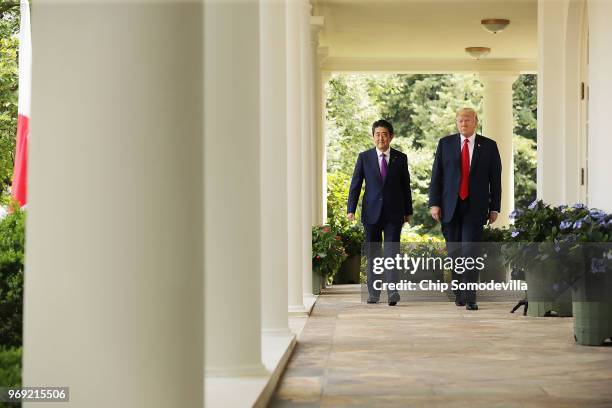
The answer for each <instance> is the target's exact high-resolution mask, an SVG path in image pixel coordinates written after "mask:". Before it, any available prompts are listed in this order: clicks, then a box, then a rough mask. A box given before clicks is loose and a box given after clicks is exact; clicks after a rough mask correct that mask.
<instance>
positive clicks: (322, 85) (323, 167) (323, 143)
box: [317, 71, 331, 224]
mask: <svg viewBox="0 0 612 408" xmlns="http://www.w3.org/2000/svg"><path fill="white" fill-rule="evenodd" d="M330 78H331V72H329V71H320V82H319V83H318V85H317V89H318V90H319V91H320V95H319V98H318V102H319V104H320V110H319V135H318V137H319V149H320V150H319V151H320V152H321V158H320V160H321V161H320V163H318V165H319V169H320V171H321V179H320V180H321V209H322V211H321V222H322V223H323V224H326V223H327V137H326V135H325V132H326V129H327V125H326V121H327V118H326V116H325V104H326V100H327V93H326V86H327V82H328V81H329V80H330Z"/></svg>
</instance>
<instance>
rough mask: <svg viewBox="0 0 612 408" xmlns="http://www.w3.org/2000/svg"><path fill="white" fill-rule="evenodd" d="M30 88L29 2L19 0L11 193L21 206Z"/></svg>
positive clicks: (25, 175) (24, 197) (25, 183)
mask: <svg viewBox="0 0 612 408" xmlns="http://www.w3.org/2000/svg"><path fill="white" fill-rule="evenodd" d="M31 91H32V36H31V31H30V5H29V4H28V0H21V25H20V28H19V106H18V109H17V111H18V116H17V143H16V147H15V167H14V168H13V188H12V194H13V197H15V199H16V200H17V201H18V202H19V205H20V206H22V207H23V206H24V205H26V203H27V190H28V140H29V137H30V100H31V95H32V93H31Z"/></svg>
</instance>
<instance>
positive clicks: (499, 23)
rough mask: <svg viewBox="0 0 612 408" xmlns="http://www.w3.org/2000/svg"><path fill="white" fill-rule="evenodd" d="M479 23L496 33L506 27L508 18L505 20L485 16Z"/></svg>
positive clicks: (508, 21)
mask: <svg viewBox="0 0 612 408" xmlns="http://www.w3.org/2000/svg"><path fill="white" fill-rule="evenodd" d="M480 24H482V28H484V29H485V30H487V31H488V32H490V33H493V34H497V33H499V32H500V31H502V30H503V29H504V28H506V27H508V24H510V20H506V19H504V18H485V19H484V20H480Z"/></svg>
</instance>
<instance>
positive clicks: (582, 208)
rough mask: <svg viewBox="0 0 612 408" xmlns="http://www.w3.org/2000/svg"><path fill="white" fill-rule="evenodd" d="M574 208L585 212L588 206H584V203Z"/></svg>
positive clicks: (575, 205) (577, 204)
mask: <svg viewBox="0 0 612 408" xmlns="http://www.w3.org/2000/svg"><path fill="white" fill-rule="evenodd" d="M572 207H573V208H575V209H577V210H584V209H585V208H586V205H584V204H582V203H576V204H574V205H573V206H572Z"/></svg>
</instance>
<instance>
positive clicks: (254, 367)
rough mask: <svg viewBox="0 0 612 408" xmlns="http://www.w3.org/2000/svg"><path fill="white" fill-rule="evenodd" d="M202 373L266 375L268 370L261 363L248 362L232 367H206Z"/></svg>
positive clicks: (224, 375) (223, 375)
mask: <svg viewBox="0 0 612 408" xmlns="http://www.w3.org/2000/svg"><path fill="white" fill-rule="evenodd" d="M204 375H205V376H206V377H207V378H208V377H211V378H213V377H217V378H223V377H260V376H265V375H268V371H267V370H266V368H265V367H264V365H263V364H249V365H243V366H237V367H232V368H227V367H206V368H205V369H204Z"/></svg>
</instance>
